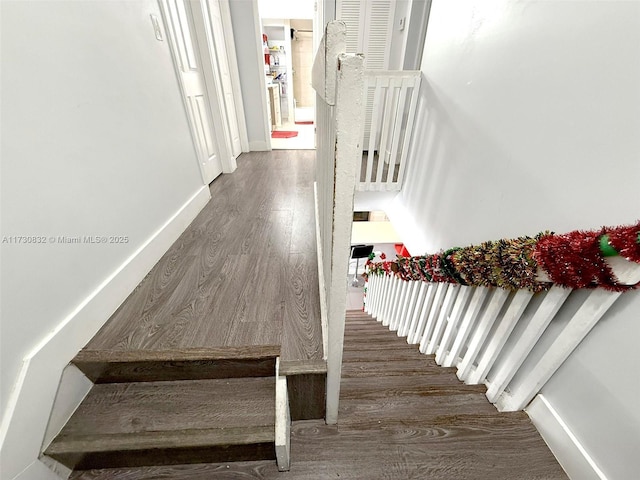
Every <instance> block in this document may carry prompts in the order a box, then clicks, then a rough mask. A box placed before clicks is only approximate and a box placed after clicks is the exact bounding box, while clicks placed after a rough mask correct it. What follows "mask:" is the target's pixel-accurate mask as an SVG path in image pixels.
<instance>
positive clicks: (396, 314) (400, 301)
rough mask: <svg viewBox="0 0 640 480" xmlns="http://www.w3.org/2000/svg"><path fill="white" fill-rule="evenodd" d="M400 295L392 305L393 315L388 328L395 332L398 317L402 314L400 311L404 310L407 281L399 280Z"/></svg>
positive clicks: (407, 287)
mask: <svg viewBox="0 0 640 480" xmlns="http://www.w3.org/2000/svg"><path fill="white" fill-rule="evenodd" d="M400 282H401V285H400V296H399V297H398V301H397V302H396V304H395V306H394V309H395V310H394V312H393V317H392V319H391V323H390V324H389V330H391V331H393V332H395V331H396V330H398V324H399V322H400V317H401V316H402V312H403V311H404V307H405V305H406V302H407V295H408V292H409V282H407V281H405V280H400Z"/></svg>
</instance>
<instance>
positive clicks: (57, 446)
mask: <svg viewBox="0 0 640 480" xmlns="http://www.w3.org/2000/svg"><path fill="white" fill-rule="evenodd" d="M274 439H275V429H274V427H273V426H270V425H263V426H257V427H232V428H198V429H187V430H171V431H150V432H129V433H114V434H93V435H64V434H62V435H60V436H59V437H58V438H56V441H55V442H53V443H52V444H51V445H50V446H49V447H47V449H46V451H45V454H47V455H50V456H53V457H55V456H56V455H60V454H65V453H70V452H79V451H87V452H108V451H113V450H130V451H136V450H147V449H158V448H165V449H169V448H189V447H207V446H211V445H247V444H252V443H269V442H271V443H273V442H274Z"/></svg>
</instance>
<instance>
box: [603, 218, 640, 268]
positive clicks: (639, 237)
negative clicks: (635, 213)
mask: <svg viewBox="0 0 640 480" xmlns="http://www.w3.org/2000/svg"><path fill="white" fill-rule="evenodd" d="M605 233H606V234H607V236H608V237H609V245H611V246H612V247H613V248H614V249H615V250H616V252H618V254H619V255H620V256H622V257H624V258H626V259H627V260H629V261H630V262H637V263H640V221H638V222H637V223H636V224H635V225H631V226H628V227H616V228H605Z"/></svg>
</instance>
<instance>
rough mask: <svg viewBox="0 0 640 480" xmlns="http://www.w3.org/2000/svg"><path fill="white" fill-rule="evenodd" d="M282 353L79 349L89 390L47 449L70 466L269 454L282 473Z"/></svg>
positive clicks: (266, 348)
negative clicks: (280, 367)
mask: <svg viewBox="0 0 640 480" xmlns="http://www.w3.org/2000/svg"><path fill="white" fill-rule="evenodd" d="M279 352H280V348H279V347H277V346H263V347H251V348H246V347H223V348H215V349H191V350H180V351H155V352H149V351H129V352H126V351H124V352H114V351H91V350H83V351H81V352H80V353H79V354H78V355H77V356H76V358H75V359H74V360H73V362H72V363H73V364H75V365H76V366H77V367H78V368H79V369H80V370H81V371H82V372H83V373H85V375H86V376H87V377H88V378H89V379H91V380H92V381H93V382H94V386H93V387H92V388H91V390H90V392H89V394H88V395H87V396H86V397H85V399H84V400H83V401H82V403H81V404H80V406H79V407H78V408H77V409H76V411H75V412H74V414H73V415H72V416H71V418H70V419H69V421H68V422H67V423H66V425H65V426H64V427H63V429H62V430H61V431H60V433H59V434H58V435H57V436H56V437H55V438H54V439H53V441H52V442H51V443H50V444H49V445H48V446H47V448H46V449H45V451H44V454H45V455H47V456H49V457H51V458H53V459H55V460H56V461H58V462H60V463H61V464H63V465H65V466H66V467H68V468H70V469H72V470H87V469H100V468H119V467H140V466H152V465H177V464H189V463H205V462H206V463H209V462H234V461H246V460H275V459H276V458H277V459H278V465H279V467H280V469H281V470H286V469H288V448H289V447H288V425H289V419H288V411H287V407H288V400H287V394H286V378H285V377H279V376H278V367H279ZM283 382H284V385H283Z"/></svg>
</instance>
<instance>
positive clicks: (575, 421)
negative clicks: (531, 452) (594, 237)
mask: <svg viewBox="0 0 640 480" xmlns="http://www.w3.org/2000/svg"><path fill="white" fill-rule="evenodd" d="M639 293H640V292H632V293H628V294H625V295H623V296H622V297H621V298H620V299H619V300H618V302H617V303H615V304H614V305H613V307H611V309H610V310H609V311H608V312H607V315H606V317H605V318H604V319H602V320H601V321H600V322H599V323H598V324H597V325H596V326H595V327H594V329H593V330H592V331H591V333H590V334H589V335H588V336H587V338H585V340H584V341H583V342H582V343H581V344H580V345H579V346H578V348H577V349H576V350H575V351H574V352H573V354H572V355H571V356H570V357H569V358H568V359H567V361H566V362H565V363H564V364H563V365H562V367H560V369H559V370H558V371H557V372H556V373H555V375H554V376H553V377H552V378H551V379H550V380H549V382H548V383H547V384H546V385H545V386H544V387H543V389H542V391H541V393H542V394H543V395H544V396H545V397H546V399H547V401H549V403H551V405H553V407H554V409H555V410H556V411H557V412H558V414H559V415H560V417H562V419H563V420H564V421H565V423H566V424H567V425H568V427H569V429H570V430H571V433H573V434H574V435H575V437H576V438H577V439H578V440H579V441H580V443H581V444H582V447H583V448H584V449H585V450H586V451H587V453H588V454H589V456H590V457H591V458H592V460H593V461H594V462H595V464H596V465H598V466H599V467H600V470H602V472H603V473H604V474H605V476H606V478H609V479H610V480H615V479H627V478H636V477H637V476H638V472H639V471H640V456H638V445H639V441H640V411H639V410H638V402H639V399H640V375H639V374H638V369H639V368H640V355H639V354H638V339H639V338H640V322H638V313H639V312H640V295H639ZM576 478H580V477H576ZM582 478H586V476H582Z"/></svg>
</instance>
